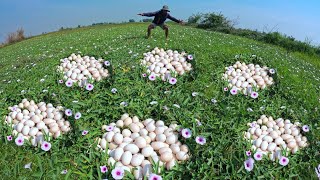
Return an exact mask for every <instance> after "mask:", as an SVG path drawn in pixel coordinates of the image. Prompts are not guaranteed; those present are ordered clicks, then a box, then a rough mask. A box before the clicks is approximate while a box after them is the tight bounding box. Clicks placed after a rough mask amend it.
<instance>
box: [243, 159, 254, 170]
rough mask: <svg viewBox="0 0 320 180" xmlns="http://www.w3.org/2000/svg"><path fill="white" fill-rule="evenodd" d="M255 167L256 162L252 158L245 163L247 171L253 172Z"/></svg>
mask: <svg viewBox="0 0 320 180" xmlns="http://www.w3.org/2000/svg"><path fill="white" fill-rule="evenodd" d="M253 165H254V160H253V159H252V158H249V159H247V160H246V161H244V168H245V169H246V170H247V171H252V169H253Z"/></svg>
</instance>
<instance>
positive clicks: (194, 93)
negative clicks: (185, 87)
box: [191, 92, 199, 97]
mask: <svg viewBox="0 0 320 180" xmlns="http://www.w3.org/2000/svg"><path fill="white" fill-rule="evenodd" d="M191 95H192V96H193V97H195V96H198V95H199V93H197V92H193V93H192V94H191Z"/></svg>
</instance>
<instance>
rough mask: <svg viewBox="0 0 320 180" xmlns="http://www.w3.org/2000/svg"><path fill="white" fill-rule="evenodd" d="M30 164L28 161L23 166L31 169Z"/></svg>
mask: <svg viewBox="0 0 320 180" xmlns="http://www.w3.org/2000/svg"><path fill="white" fill-rule="evenodd" d="M31 164H32V163H31V162H30V163H28V164H25V165H24V168H25V169H31Z"/></svg>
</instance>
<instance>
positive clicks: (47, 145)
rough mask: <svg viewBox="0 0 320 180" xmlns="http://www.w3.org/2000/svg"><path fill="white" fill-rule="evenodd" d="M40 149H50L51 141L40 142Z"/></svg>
mask: <svg viewBox="0 0 320 180" xmlns="http://www.w3.org/2000/svg"><path fill="white" fill-rule="evenodd" d="M41 149H42V150H44V151H49V150H50V149H51V143H49V142H47V141H43V142H42V144H41Z"/></svg>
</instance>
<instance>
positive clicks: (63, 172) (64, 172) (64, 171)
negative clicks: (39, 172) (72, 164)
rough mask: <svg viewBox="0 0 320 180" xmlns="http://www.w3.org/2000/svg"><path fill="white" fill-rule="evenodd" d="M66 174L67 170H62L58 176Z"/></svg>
mask: <svg viewBox="0 0 320 180" xmlns="http://www.w3.org/2000/svg"><path fill="white" fill-rule="evenodd" d="M67 173H68V170H67V169H64V170H62V171H61V173H60V174H67Z"/></svg>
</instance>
